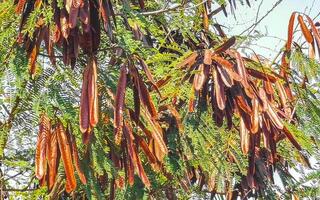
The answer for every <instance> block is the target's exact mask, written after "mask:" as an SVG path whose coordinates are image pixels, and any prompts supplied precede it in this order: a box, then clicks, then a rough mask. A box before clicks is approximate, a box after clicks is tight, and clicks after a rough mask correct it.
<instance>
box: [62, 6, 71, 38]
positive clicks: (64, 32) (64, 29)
mask: <svg viewBox="0 0 320 200" xmlns="http://www.w3.org/2000/svg"><path fill="white" fill-rule="evenodd" d="M60 25H61V33H62V36H63V37H64V38H65V39H68V36H69V34H70V28H69V23H68V15H67V11H66V10H65V9H62V10H61V11H60Z"/></svg>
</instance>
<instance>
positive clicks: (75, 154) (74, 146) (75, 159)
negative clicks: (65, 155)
mask: <svg viewBox="0 0 320 200" xmlns="http://www.w3.org/2000/svg"><path fill="white" fill-rule="evenodd" d="M69 130H71V127H69ZM69 136H70V139H71V148H72V157H73V162H74V165H75V168H76V170H77V172H78V175H79V178H80V181H81V182H82V184H84V185H85V184H87V179H86V176H85V175H84V173H83V171H82V169H81V166H80V160H79V155H78V148H77V144H76V140H75V137H74V135H73V134H72V133H71V131H70V133H69Z"/></svg>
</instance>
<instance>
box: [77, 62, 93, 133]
mask: <svg viewBox="0 0 320 200" xmlns="http://www.w3.org/2000/svg"><path fill="white" fill-rule="evenodd" d="M89 71H90V67H89V66H87V67H86V68H85V69H84V72H83V81H82V89H81V98H80V116H79V121H80V131H81V132H82V133H85V132H87V130H88V129H89V99H88V79H89V73H90V72H89Z"/></svg>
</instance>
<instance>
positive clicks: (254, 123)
mask: <svg viewBox="0 0 320 200" xmlns="http://www.w3.org/2000/svg"><path fill="white" fill-rule="evenodd" d="M252 109H253V113H252V116H251V123H252V125H251V133H257V132H258V130H259V101H258V99H257V98H253V99H252Z"/></svg>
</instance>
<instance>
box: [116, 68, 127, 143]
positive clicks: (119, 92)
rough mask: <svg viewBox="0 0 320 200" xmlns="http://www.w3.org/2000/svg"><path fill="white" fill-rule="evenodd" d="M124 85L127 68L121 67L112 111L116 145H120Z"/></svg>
mask: <svg viewBox="0 0 320 200" xmlns="http://www.w3.org/2000/svg"><path fill="white" fill-rule="evenodd" d="M126 84H127V67H126V66H125V65H122V67H121V69H120V77H119V81H118V86H117V93H116V99H115V109H114V122H113V125H114V127H115V138H116V143H117V144H120V142H121V132H122V124H123V122H122V120H123V109H124V108H123V107H124V99H125V93H126Z"/></svg>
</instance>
